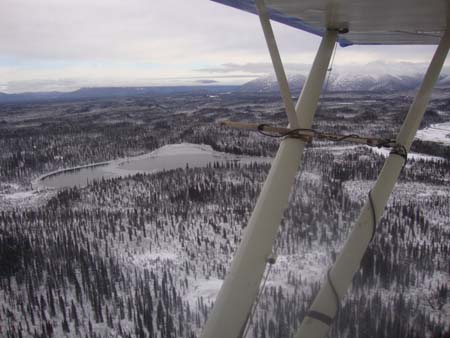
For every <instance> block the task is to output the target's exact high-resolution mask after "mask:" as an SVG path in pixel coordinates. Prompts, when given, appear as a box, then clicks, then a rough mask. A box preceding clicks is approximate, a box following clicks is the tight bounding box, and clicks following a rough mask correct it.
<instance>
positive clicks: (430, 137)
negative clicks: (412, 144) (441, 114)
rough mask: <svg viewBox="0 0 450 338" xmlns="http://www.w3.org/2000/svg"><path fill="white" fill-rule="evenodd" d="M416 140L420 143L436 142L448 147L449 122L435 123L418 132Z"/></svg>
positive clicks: (449, 140)
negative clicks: (420, 141)
mask: <svg viewBox="0 0 450 338" xmlns="http://www.w3.org/2000/svg"><path fill="white" fill-rule="evenodd" d="M416 138H418V139H420V140H422V141H431V142H438V143H443V144H447V145H450V122H444V123H436V124H432V125H431V126H429V127H427V128H425V129H422V130H419V131H418V132H417V134H416Z"/></svg>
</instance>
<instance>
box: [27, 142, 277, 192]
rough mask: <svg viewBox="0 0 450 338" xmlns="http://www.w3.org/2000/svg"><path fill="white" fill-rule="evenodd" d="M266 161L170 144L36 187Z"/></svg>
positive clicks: (65, 173) (52, 176)
mask: <svg viewBox="0 0 450 338" xmlns="http://www.w3.org/2000/svg"><path fill="white" fill-rule="evenodd" d="M270 160H271V159H270V158H266V157H254V156H238V155H233V154H228V153H221V152H217V151H214V150H213V149H212V148H211V147H210V146H207V145H200V144H189V143H182V144H170V145H166V146H163V147H161V148H159V149H157V150H155V151H153V152H151V153H148V154H144V155H141V156H136V157H130V158H126V159H119V160H114V161H111V162H107V163H103V164H96V165H95V166H90V167H79V168H69V169H65V170H61V171H57V172H53V173H49V174H47V175H44V176H42V177H41V178H40V179H39V180H38V181H37V182H36V184H37V185H38V186H40V187H47V188H64V187H74V186H84V185H86V184H88V183H89V182H92V181H93V180H100V179H102V178H111V177H119V176H127V175H133V174H136V173H153V172H157V171H162V170H172V169H178V168H185V167H186V166H189V167H190V168H196V167H206V166H207V165H208V164H213V163H215V162H218V163H226V162H239V163H240V164H248V163H253V162H258V163H262V162H265V163H269V162H270Z"/></svg>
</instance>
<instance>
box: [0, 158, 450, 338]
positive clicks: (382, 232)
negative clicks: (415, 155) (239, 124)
mask: <svg viewBox="0 0 450 338" xmlns="http://www.w3.org/2000/svg"><path fill="white" fill-rule="evenodd" d="M318 154H319V155H318ZM324 156H329V155H325V154H324V153H320V152H319V153H316V152H315V151H313V150H311V151H309V152H308V153H307V156H306V163H305V168H306V170H307V171H306V172H304V173H303V174H300V176H299V177H298V178H297V183H296V185H295V188H294V192H293V194H292V195H291V199H290V206H289V208H288V210H287V211H286V214H285V215H286V217H285V219H284V221H283V224H282V229H281V230H280V233H279V237H278V240H277V243H278V244H277V247H278V254H279V255H280V263H279V265H275V266H274V268H273V269H274V270H273V275H272V276H270V277H269V284H268V287H267V289H266V290H265V292H264V296H263V297H262V299H261V301H260V305H259V307H258V310H257V311H256V315H255V317H254V319H253V321H252V323H253V325H252V327H251V330H250V333H249V334H251V335H253V336H254V337H280V336H283V337H284V336H287V337H288V336H290V335H291V334H292V333H293V332H294V330H295V328H296V327H297V326H298V324H299V322H300V320H301V319H302V317H303V315H304V313H305V312H306V310H307V308H308V305H309V304H310V302H311V300H312V299H313V296H314V295H315V293H316V292H317V290H318V288H319V283H320V282H321V279H322V277H323V274H324V272H325V271H326V269H327V267H328V266H329V265H330V264H331V262H332V260H333V257H335V255H336V253H337V252H338V250H339V247H340V245H341V244H342V241H343V240H344V239H345V238H346V236H347V233H348V230H349V227H350V225H351V223H352V220H353V219H354V218H355V217H356V216H357V213H358V212H359V208H360V202H359V201H355V200H354V199H352V198H351V196H348V195H346V193H345V192H344V189H343V188H342V183H343V182H344V181H343V180H341V179H340V178H339V177H338V176H337V175H340V174H338V172H337V171H335V170H332V171H331V172H330V173H331V174H330V175H329V176H328V175H324V176H323V175H322V173H321V170H322V169H324V168H323V166H322V163H324V162H323V161H324ZM345 156H346V155H345ZM345 156H344V158H345ZM349 156H350V155H349ZM358 161H359V159H358V158H357V157H354V158H353V160H352V161H350V160H348V159H346V161H344V162H342V163H343V165H344V166H349V167H351V166H353V165H354V163H353V162H355V163H356V162H358ZM327 170H328V169H327ZM361 170H364V169H361ZM367 170H372V169H370V168H368V169H367ZM267 172H268V165H261V164H258V165H257V164H253V165H246V166H240V165H239V164H235V163H229V164H214V165H211V166H209V167H208V168H203V169H202V168H197V169H183V170H181V169H180V170H174V171H169V172H162V173H157V174H153V175H144V174H139V175H135V176H132V177H129V178H125V179H120V178H115V179H108V180H101V181H95V182H94V183H93V184H92V185H89V186H87V187H86V188H84V189H77V188H73V189H66V190H62V191H60V192H58V193H57V194H56V195H55V196H54V197H53V198H52V199H50V200H49V201H48V203H47V204H46V205H45V206H42V207H40V208H38V209H36V210H15V211H14V210H12V211H8V212H6V211H4V212H2V213H1V216H0V229H1V236H0V237H1V239H2V243H1V244H2V248H6V249H5V250H6V255H9V257H15V259H14V260H13V262H15V263H14V265H13V266H6V268H4V269H2V271H1V274H2V279H1V288H2V293H3V294H4V297H6V298H5V300H6V301H5V302H4V304H3V308H2V314H1V318H2V321H3V322H4V323H6V324H5V325H3V326H2V330H3V331H2V333H1V334H2V335H5V336H9V337H19V336H20V335H22V336H27V335H32V336H36V337H39V336H41V337H51V336H55V337H57V336H62V335H64V334H68V333H76V334H77V335H81V336H86V335H87V336H88V337H109V336H114V335H118V334H120V335H122V336H125V337H127V336H129V337H135V336H138V337H195V336H196V335H197V334H198V333H199V330H200V329H201V327H202V326H203V325H204V322H205V320H206V317H207V314H208V312H209V311H210V308H211V301H210V300H208V298H202V297H201V296H202V294H195V290H196V289H197V288H199V287H200V286H201V283H202V281H203V280H208V279H209V280H216V279H217V280H219V279H223V278H224V276H225V273H226V271H227V269H228V266H229V262H230V257H231V256H232V254H233V252H234V250H235V249H236V246H237V245H238V243H239V241H240V238H241V232H242V229H243V228H244V227H245V225H246V223H247V220H248V218H249V215H250V213H251V210H252V208H253V205H254V203H255V200H256V198H257V196H258V193H259V189H260V185H261V183H262V182H263V180H264V178H265V176H266V175H267ZM333 173H335V174H333ZM365 175H368V174H367V173H366V174H365ZM365 177H369V176H365ZM299 180H300V181H301V184H300V183H299V182H298V181H299ZM431 199H432V200H431ZM426 201H430V203H429V204H430V205H428V204H426V203H427V202H426ZM446 203H447V200H446V199H445V197H430V199H427V198H424V208H425V207H426V208H431V209H432V210H441V209H443V208H444V206H445V205H446ZM432 212H433V211H431V212H430V213H432ZM435 222H436V221H435V220H433V219H432V218H429V217H427V216H426V214H424V213H423V212H422V206H421V205H417V204H415V203H412V202H406V203H405V202H404V201H403V200H398V201H395V202H394V203H393V204H392V205H391V206H390V207H389V208H388V210H387V212H386V214H385V217H384V218H383V220H382V222H381V225H380V226H379V229H378V231H377V235H376V236H375V240H374V242H373V244H372V246H371V251H370V253H369V254H368V255H367V256H366V259H365V260H364V262H363V268H362V270H361V271H360V272H359V273H358V274H357V276H356V278H355V280H354V283H353V287H352V291H351V292H350V293H349V296H348V297H347V300H346V301H345V303H344V304H343V310H342V313H341V314H340V316H339V318H338V320H337V323H336V324H335V325H334V326H333V330H334V331H333V334H334V336H336V337H348V336H352V335H353V334H356V335H357V336H363V337H364V336H370V335H371V334H372V333H373V332H376V334H377V337H380V338H382V337H392V336H393V332H394V333H395V336H397V335H396V334H397V333H398V334H399V336H404V337H419V336H421V335H422V333H423V332H426V334H431V333H433V335H434V337H443V336H445V334H446V333H445V332H447V331H446V326H445V325H446V324H445V323H446V320H445V318H444V317H442V316H441V317H439V315H438V314H439V311H442V308H443V307H444V306H446V304H447V302H448V285H447V284H446V283H445V281H441V282H440V283H439V282H435V281H434V279H433V276H435V274H436V273H444V274H445V273H448V269H449V266H448V261H449V260H448V252H449V250H450V247H449V245H448V241H442V238H448V237H449V233H448V229H446V228H442V227H439V226H438V224H436V223H435ZM7 243H10V244H8V245H7ZM11 243H13V244H11ZM14 243H16V244H14ZM18 243H21V244H20V245H19V246H18ZM164 252H169V253H170V254H171V255H172V256H173V257H175V258H173V257H172V258H170V256H169V258H164V256H163V255H162V256H158V255H160V254H161V253H164ZM302 257H303V258H302ZM283 259H288V260H289V264H288V265H284V263H283ZM308 264H310V265H311V268H312V269H313V271H315V273H313V274H311V273H308V272H307V271H308V269H306V271H305V265H308ZM271 283H273V285H271ZM276 285H279V286H276ZM425 288H427V289H428V292H424V295H426V298H425V296H424V298H417V297H416V298H415V297H414V293H410V292H409V290H423V289H425ZM203 296H205V295H203ZM198 297H200V298H198ZM377 297H378V298H377ZM380 297H381V299H382V300H383V301H382V302H381V303H382V305H376V306H377V307H376V306H375V305H374V304H378V303H377V302H380V300H379V298H380ZM193 298H194V299H198V300H197V302H196V303H193V302H192V299H193ZM401 299H403V301H402V302H403V303H404V304H403V305H401V306H403V307H404V309H405V311H403V312H402V313H404V314H405V318H402V320H399V319H398V318H397V317H396V316H397V312H396V311H397V306H399V305H398V303H399V302H400V300H401ZM52 304H53V305H52ZM417 304H419V305H417ZM430 304H432V306H431V305H430ZM433 307H434V308H433ZM407 314H408V315H407ZM369 315H370V318H372V321H371V324H366V323H367V321H366V319H367V316H369ZM364 316H366V317H364ZM417 316H419V317H420V321H418V322H417V321H416V319H417V318H419V317H417ZM416 323H420V326H418V325H416ZM422 324H423V325H422ZM367 325H373V327H372V326H367ZM424 327H425V331H424V329H423V328H424ZM374 330H375V331H374Z"/></svg>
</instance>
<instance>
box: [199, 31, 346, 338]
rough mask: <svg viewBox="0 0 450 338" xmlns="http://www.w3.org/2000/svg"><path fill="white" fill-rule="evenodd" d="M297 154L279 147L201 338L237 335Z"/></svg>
mask: <svg viewBox="0 0 450 338" xmlns="http://www.w3.org/2000/svg"><path fill="white" fill-rule="evenodd" d="M336 36H337V34H336V32H335V31H330V32H328V33H327V34H326V35H325V36H324V38H323V39H322V43H321V45H320V47H319V50H318V53H317V56H316V58H315V60H314V63H313V65H312V68H311V73H310V75H309V77H308V79H307V81H306V83H305V85H304V87H303V90H302V94H301V96H300V98H299V100H298V102H297V105H296V112H297V120H298V121H299V126H300V127H302V128H309V127H310V126H311V124H312V120H313V116H314V113H315V110H316V107H317V103H318V100H319V96H320V92H321V88H322V85H323V82H324V79H325V75H326V72H327V68H328V64H329V62H330V58H331V54H332V51H333V47H334V45H335V41H336ZM303 150H304V142H302V141H301V140H299V139H292V138H290V139H289V138H288V139H285V140H283V141H282V142H281V144H280V148H279V149H278V152H277V154H276V156H275V159H274V160H273V162H272V167H271V168H270V171H269V175H268V177H267V179H266V182H265V183H264V186H263V188H262V190H261V193H260V195H259V197H258V201H257V202H256V206H255V209H254V210H253V213H252V216H251V217H250V220H249V223H248V225H247V228H246V229H245V232H244V235H243V239H242V242H241V244H240V246H239V248H238V250H237V252H236V254H235V256H234V259H233V262H232V265H231V268H230V271H229V272H228V273H227V277H226V279H225V281H224V283H223V285H222V288H221V289H220V292H219V294H218V296H217V299H216V302H215V305H214V308H213V310H212V312H211V314H210V315H209V318H208V321H207V323H206V326H205V328H204V331H203V332H202V335H201V337H202V338H221V337H223V338H237V337H239V336H240V334H241V333H242V330H243V329H244V326H245V324H246V321H247V316H248V314H249V312H250V310H251V307H252V305H253V302H254V300H255V298H256V295H257V293H258V291H259V286H260V283H261V278H262V276H263V273H264V270H265V267H266V264H267V258H268V257H269V256H270V255H271V253H272V247H273V243H274V240H275V238H276V234H277V232H278V228H279V224H280V221H281V217H282V214H283V211H284V209H285V208H286V206H287V202H288V197H289V193H290V191H291V186H292V183H293V181H294V178H295V176H296V174H297V172H298V168H299V164H300V161H301V156H302V153H303Z"/></svg>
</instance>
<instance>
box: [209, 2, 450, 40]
mask: <svg viewBox="0 0 450 338" xmlns="http://www.w3.org/2000/svg"><path fill="white" fill-rule="evenodd" d="M212 1H215V2H219V3H222V4H225V5H228V6H231V7H235V8H238V9H241V10H244V11H247V12H250V13H256V8H255V2H254V0H212ZM266 4H267V7H268V10H269V15H270V18H271V19H272V20H274V21H278V22H280V23H283V24H286V25H289V26H292V27H295V28H298V29H301V30H304V31H306V32H309V33H313V34H316V35H319V36H323V34H324V31H325V29H326V28H327V27H328V28H340V29H348V30H349V32H348V33H347V34H343V35H340V38H339V43H340V45H341V46H343V47H345V46H349V45H353V44H354V45H430V44H437V43H439V41H440V38H441V36H442V35H443V33H444V31H445V29H446V24H447V16H448V14H447V13H448V5H447V1H445V0H334V1H333V0H331V1H330V0H266Z"/></svg>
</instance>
